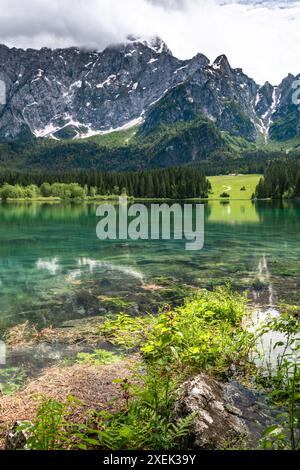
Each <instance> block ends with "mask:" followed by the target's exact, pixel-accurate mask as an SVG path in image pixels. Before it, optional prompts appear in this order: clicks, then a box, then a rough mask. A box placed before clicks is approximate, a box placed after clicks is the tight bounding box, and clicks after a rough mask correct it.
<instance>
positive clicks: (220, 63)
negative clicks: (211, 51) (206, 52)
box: [213, 54, 232, 75]
mask: <svg viewBox="0 0 300 470" xmlns="http://www.w3.org/2000/svg"><path fill="white" fill-rule="evenodd" d="M213 68H214V69H215V70H220V71H221V72H223V73H226V74H227V75H230V74H231V72H232V69H231V67H230V64H229V61H228V59H227V56H226V55H225V54H222V55H220V56H219V57H217V58H216V60H215V61H214V63H213Z"/></svg>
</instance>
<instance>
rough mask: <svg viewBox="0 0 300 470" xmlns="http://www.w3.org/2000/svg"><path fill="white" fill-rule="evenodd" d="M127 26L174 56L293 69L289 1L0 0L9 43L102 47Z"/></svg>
mask: <svg viewBox="0 0 300 470" xmlns="http://www.w3.org/2000/svg"><path fill="white" fill-rule="evenodd" d="M287 6H288V7H289V8H284V7H287ZM130 33H133V34H141V35H146V36H150V35H153V34H158V35H160V36H161V37H162V38H163V39H164V40H165V41H166V42H167V44H168V45H169V47H170V48H171V50H173V52H174V54H175V55H177V56H179V57H181V58H188V57H191V56H192V55H194V54H196V53H197V52H202V53H204V54H206V55H207V56H208V57H209V58H210V59H212V60H213V59H214V58H215V57H216V56H217V55H219V54H221V53H225V54H226V55H227V56H228V58H229V60H230V62H231V64H232V65H233V66H234V67H243V69H244V71H245V72H246V73H247V74H248V75H250V76H252V77H254V78H255V79H256V80H257V81H259V82H264V81H265V80H269V81H271V82H273V83H278V82H279V81H281V79H282V78H283V77H284V76H285V75H287V73H289V72H291V73H294V74H297V73H299V72H300V64H298V50H299V43H300V2H299V1H296V0H294V1H293V0H291V1H283V0H273V1H271V0H236V1H233V0H109V1H108V0H88V1H87V0H51V2H49V1H48V0H0V42H3V43H6V44H8V45H10V46H17V47H24V48H26V47H42V46H49V47H66V46H72V45H77V46H84V47H92V48H97V49H102V48H104V47H105V46H106V45H108V44H109V43H111V42H118V41H122V40H124V38H125V37H126V36H127V35H128V34H130Z"/></svg>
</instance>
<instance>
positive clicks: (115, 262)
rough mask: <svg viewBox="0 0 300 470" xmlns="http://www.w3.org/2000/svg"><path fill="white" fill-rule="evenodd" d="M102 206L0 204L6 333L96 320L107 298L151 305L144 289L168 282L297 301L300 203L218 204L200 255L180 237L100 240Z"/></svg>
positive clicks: (0, 303) (210, 207)
mask: <svg viewBox="0 0 300 470" xmlns="http://www.w3.org/2000/svg"><path fill="white" fill-rule="evenodd" d="M96 208H97V205H85V204H79V205H63V204H52V205H50V204H39V203H31V204H25V203H23V204H21V203H20V204H5V205H4V204H2V205H0V289H1V290H0V322H1V325H2V326H4V327H5V326H7V325H12V324H17V323H22V322H24V321H26V320H30V321H34V322H38V323H41V324H59V323H61V322H63V321H64V320H67V319H73V318H82V317H86V316H92V315H99V313H101V312H105V309H103V305H102V304H101V298H100V297H101V296H102V297H103V298H105V297H114V296H115V297H122V298H123V299H125V300H126V301H128V302H132V301H134V304H135V305H137V306H139V305H140V306H141V305H142V306H146V305H147V295H148V294H147V293H149V292H151V288H149V289H147V288H146V289H144V287H145V286H148V285H158V286H159V285H160V284H162V283H167V282H168V281H170V282H172V284H173V286H174V285H176V286H178V287H181V288H182V290H183V291H184V290H185V289H188V286H195V287H208V288H212V287H213V286H215V285H218V284H223V283H224V282H227V281H231V282H232V284H233V286H234V287H235V288H237V289H241V290H244V289H248V290H249V292H250V294H249V295H250V296H251V299H253V300H254V301H256V302H261V303H265V304H269V303H273V302H278V301H289V302H291V303H300V298H299V285H300V243H299V242H300V204H297V203H295V204H292V203H277V204H272V203H270V202H261V203H256V204H253V203H252V202H251V201H232V202H231V203H228V204H226V203H221V202H219V201H213V202H211V203H209V204H207V205H206V206H205V244H204V248H203V249H202V250H201V251H190V252H189V251H186V250H185V244H184V242H183V241H178V240H176V241H174V240H170V241H141V240H140V241H137V242H132V241H129V242H127V241H126V242H124V241H122V242H119V241H105V242H103V241H100V240H99V239H98V238H97V236H96V224H97V222H98V219H97V217H96ZM157 295H158V294H157ZM180 295H182V291H181V293H180ZM149 296H150V294H149ZM152 300H153V299H150V300H149V302H150V303H151V302H152ZM156 300H157V298H156ZM130 305H131V304H130ZM135 308H136V307H135ZM143 308H144V307H143Z"/></svg>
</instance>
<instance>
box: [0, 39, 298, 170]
mask: <svg viewBox="0 0 300 470" xmlns="http://www.w3.org/2000/svg"><path fill="white" fill-rule="evenodd" d="M0 79H1V80H2V81H3V82H4V83H5V90H6V100H5V103H2V104H0V140H1V143H0V163H1V166H2V167H15V168H20V169H22V168H33V169H35V168H44V167H45V166H46V167H48V168H51V169H56V168H60V167H62V166H66V167H70V168H74V169H76V168H97V169H109V168H112V169H137V168H144V167H148V166H149V167H155V166H170V165H177V164H183V163H189V162H194V161H201V160H206V159H207V158H210V156H211V155H212V154H214V153H215V152H216V151H217V152H221V153H224V152H225V153H226V154H228V152H229V153H230V152H231V153H235V155H237V154H240V153H241V152H243V151H245V149H247V150H252V151H253V150H254V149H257V148H259V149H264V150H266V149H274V148H276V149H281V150H282V151H284V152H285V153H286V152H289V153H291V152H292V153H293V152H297V151H298V149H300V145H299V144H300V111H299V108H298V106H297V105H296V104H294V103H293V100H292V94H293V93H294V91H295V90H294V89H293V88H292V85H293V83H294V82H295V81H296V80H299V79H300V75H298V76H297V77H295V76H293V75H291V74H290V75H288V76H287V77H286V78H284V80H283V81H282V82H281V83H280V84H279V85H278V86H274V85H272V84H270V83H268V82H266V83H265V84H264V85H259V84H257V83H256V82H255V81H254V80H253V79H251V78H249V77H248V76H247V75H246V74H245V73H244V72H243V70H242V69H240V68H232V67H231V66H230V63H229V61H228V59H227V57H226V56H225V55H221V56H219V57H217V59H216V60H215V61H214V62H212V63H211V62H210V60H209V59H208V58H207V57H206V56H205V55H203V54H200V53H199V54H197V55H196V56H195V57H193V58H192V59H189V60H180V59H178V58H176V57H174V56H173V55H172V53H171V51H170V50H169V48H168V47H167V45H166V44H165V42H164V41H163V40H161V39H160V38H158V37H154V38H150V39H145V40H143V39H140V38H134V37H129V38H128V40H127V41H126V43H124V44H117V45H113V46H109V47H107V48H106V49H105V50H103V51H101V52H99V51H88V50H81V49H78V48H68V49H55V50H51V49H48V48H42V49H40V50H34V49H27V50H23V49H16V48H8V47H6V46H5V45H0Z"/></svg>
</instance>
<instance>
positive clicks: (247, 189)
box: [208, 175, 261, 199]
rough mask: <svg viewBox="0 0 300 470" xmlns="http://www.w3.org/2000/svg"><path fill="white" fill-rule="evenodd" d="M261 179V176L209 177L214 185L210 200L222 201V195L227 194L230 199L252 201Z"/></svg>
mask: <svg viewBox="0 0 300 470" xmlns="http://www.w3.org/2000/svg"><path fill="white" fill-rule="evenodd" d="M260 178H261V175H224V176H222V175H220V176H209V177H208V179H209V181H210V183H211V185H212V192H211V193H210V196H209V198H210V199H220V195H221V194H222V193H227V194H228V195H229V199H251V196H252V194H253V193H254V192H255V188H256V186H257V184H258V182H259V180H260ZM222 199H223V198H222ZM224 199H226V198H224Z"/></svg>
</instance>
